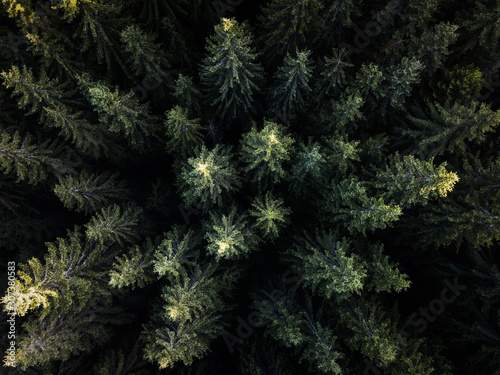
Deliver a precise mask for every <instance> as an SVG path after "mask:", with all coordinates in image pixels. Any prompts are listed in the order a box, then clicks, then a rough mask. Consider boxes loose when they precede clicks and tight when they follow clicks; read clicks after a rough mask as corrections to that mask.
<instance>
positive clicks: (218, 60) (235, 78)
mask: <svg viewBox="0 0 500 375" xmlns="http://www.w3.org/2000/svg"><path fill="white" fill-rule="evenodd" d="M251 43H252V36H251V34H250V32H249V30H248V26H247V25H246V24H245V23H242V24H241V25H240V24H239V23H238V22H237V21H236V20H235V19H233V18H232V19H228V18H222V20H221V22H220V24H218V25H216V26H215V35H213V36H212V37H210V39H208V40H207V47H206V50H207V53H208V55H207V56H206V57H205V59H204V60H203V63H202V65H201V68H200V69H201V71H200V77H201V83H202V85H203V86H204V88H205V92H206V93H207V98H208V100H209V102H210V105H211V106H216V111H217V114H219V115H220V116H222V117H225V116H226V115H227V116H229V117H235V116H236V115H237V114H240V113H242V112H244V113H245V114H250V113H251V112H253V110H254V105H253V95H254V94H256V93H258V92H259V90H260V88H259V85H260V81H261V80H262V78H263V76H262V67H261V66H260V64H258V63H256V62H255V60H256V58H257V54H256V53H255V51H254V49H253V48H252V47H251Z"/></svg>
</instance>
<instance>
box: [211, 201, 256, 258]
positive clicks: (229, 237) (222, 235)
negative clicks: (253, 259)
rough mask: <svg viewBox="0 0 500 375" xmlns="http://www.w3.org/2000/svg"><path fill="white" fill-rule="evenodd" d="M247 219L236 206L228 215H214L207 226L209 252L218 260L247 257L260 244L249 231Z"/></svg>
mask: <svg viewBox="0 0 500 375" xmlns="http://www.w3.org/2000/svg"><path fill="white" fill-rule="evenodd" d="M246 218H247V217H246V215H245V214H239V213H238V211H237V208H236V207H234V206H233V207H232V208H231V211H230V212H229V214H228V215H224V214H222V215H221V214H212V215H211V216H210V222H208V223H206V224H205V226H206V228H207V230H206V234H205V238H206V239H207V241H208V246H207V252H208V253H209V254H211V255H214V256H215V257H216V259H217V260H219V259H220V258H226V259H237V258H241V257H246V256H247V255H248V253H249V252H250V251H252V250H254V249H255V247H256V244H257V242H258V241H257V236H255V234H254V233H253V232H252V231H251V230H250V229H249V227H250V225H249V224H248V223H247V221H246Z"/></svg>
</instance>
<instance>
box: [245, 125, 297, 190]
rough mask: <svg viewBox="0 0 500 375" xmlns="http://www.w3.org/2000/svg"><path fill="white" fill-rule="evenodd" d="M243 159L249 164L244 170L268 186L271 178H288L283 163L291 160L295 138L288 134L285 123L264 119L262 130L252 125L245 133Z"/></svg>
mask: <svg viewBox="0 0 500 375" xmlns="http://www.w3.org/2000/svg"><path fill="white" fill-rule="evenodd" d="M241 143H242V150H241V159H242V161H243V162H244V163H245V164H247V165H246V166H245V167H244V168H243V170H244V171H245V172H249V171H252V172H253V181H254V182H258V183H259V184H260V185H262V186H267V185H268V184H269V182H270V181H269V180H271V181H275V182H279V181H280V180H281V179H283V178H286V176H287V173H286V171H285V169H284V168H283V163H284V162H286V161H288V160H290V154H291V153H292V152H293V150H294V147H293V144H294V140H293V139H292V138H291V137H290V136H288V135H286V133H285V128H284V126H283V125H280V124H277V123H274V122H271V121H268V120H265V119H264V128H263V129H262V130H261V131H259V132H258V131H257V129H256V128H255V126H254V127H252V130H250V132H248V133H245V134H243V138H242V140H241Z"/></svg>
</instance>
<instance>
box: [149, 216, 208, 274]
mask: <svg viewBox="0 0 500 375" xmlns="http://www.w3.org/2000/svg"><path fill="white" fill-rule="evenodd" d="M163 237H164V238H163V240H162V241H161V243H160V244H159V245H158V246H157V248H156V250H155V252H154V258H155V259H154V260H153V267H154V271H155V273H157V274H158V276H160V277H163V276H167V277H169V278H172V277H179V275H180V273H179V272H180V270H181V268H182V267H183V266H186V265H189V264H194V263H193V259H194V258H197V257H198V255H199V250H197V249H196V247H197V246H198V245H200V243H201V238H200V236H199V235H198V234H197V233H195V232H194V231H193V230H191V229H188V228H187V227H181V226H178V225H174V226H173V227H172V230H171V231H170V232H168V233H164V234H163Z"/></svg>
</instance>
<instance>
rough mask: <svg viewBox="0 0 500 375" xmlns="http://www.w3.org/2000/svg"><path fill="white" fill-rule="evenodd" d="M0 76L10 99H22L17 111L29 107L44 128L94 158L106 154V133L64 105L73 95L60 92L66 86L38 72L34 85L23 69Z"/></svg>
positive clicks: (30, 74)
mask: <svg viewBox="0 0 500 375" xmlns="http://www.w3.org/2000/svg"><path fill="white" fill-rule="evenodd" d="M1 76H2V78H3V79H4V86H5V87H7V88H13V89H14V91H13V93H12V95H22V96H21V98H20V99H19V100H18V102H17V103H18V106H19V108H21V109H25V108H27V107H28V106H31V109H30V110H29V112H28V114H32V113H36V112H40V119H41V120H42V122H43V123H44V124H45V125H47V126H49V127H56V128H59V129H61V135H63V136H64V137H65V138H66V139H70V140H71V141H72V142H73V143H74V144H75V145H76V146H77V147H78V148H81V149H82V150H83V151H84V152H89V153H91V154H92V155H93V156H94V157H99V156H100V155H101V154H102V153H103V152H107V151H108V147H109V146H108V144H107V142H106V141H105V139H104V137H103V135H104V134H105V133H106V129H103V128H102V127H100V126H92V125H91V124H90V123H89V122H88V121H87V120H86V119H85V118H82V117H81V115H82V112H81V111H78V112H74V111H72V110H71V107H70V106H68V105H66V104H65V101H67V99H65V98H68V97H71V96H73V95H74V91H69V92H68V91H65V90H64V89H65V87H66V86H67V84H59V83H58V80H57V79H55V80H50V79H48V77H47V73H46V72H45V70H42V71H41V76H40V79H39V80H38V81H36V80H35V78H34V76H33V72H32V70H31V69H28V68H26V66H23V69H22V71H20V70H19V68H18V67H17V66H12V68H11V70H10V71H9V72H2V73H1ZM72 104H73V103H72Z"/></svg>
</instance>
